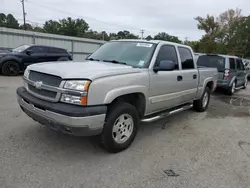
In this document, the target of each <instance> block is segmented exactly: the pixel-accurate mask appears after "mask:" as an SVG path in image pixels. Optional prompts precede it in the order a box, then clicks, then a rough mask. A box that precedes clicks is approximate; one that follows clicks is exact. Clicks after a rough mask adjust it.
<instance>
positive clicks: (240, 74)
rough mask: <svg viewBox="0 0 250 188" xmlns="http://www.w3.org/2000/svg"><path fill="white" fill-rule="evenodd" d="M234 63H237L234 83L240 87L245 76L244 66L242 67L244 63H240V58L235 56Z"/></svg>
mask: <svg viewBox="0 0 250 188" xmlns="http://www.w3.org/2000/svg"><path fill="white" fill-rule="evenodd" d="M236 65H237V73H236V74H237V84H236V87H240V86H242V85H243V84H244V81H245V76H246V73H245V68H244V65H243V63H242V60H241V59H239V58H237V59H236Z"/></svg>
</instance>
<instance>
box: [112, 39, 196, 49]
mask: <svg viewBox="0 0 250 188" xmlns="http://www.w3.org/2000/svg"><path fill="white" fill-rule="evenodd" d="M112 41H127V42H147V43H153V44H159V43H163V44H169V45H176V46H182V47H185V48H190V49H191V47H190V46H188V45H184V44H179V43H175V42H169V41H164V40H145V39H119V40H112Z"/></svg>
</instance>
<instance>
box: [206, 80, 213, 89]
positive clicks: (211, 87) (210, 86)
mask: <svg viewBox="0 0 250 188" xmlns="http://www.w3.org/2000/svg"><path fill="white" fill-rule="evenodd" d="M206 86H207V87H208V88H209V89H210V90H211V91H212V90H213V88H214V82H213V81H209V82H208V83H207V85H206Z"/></svg>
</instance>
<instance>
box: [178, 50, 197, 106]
mask: <svg viewBox="0 0 250 188" xmlns="http://www.w3.org/2000/svg"><path fill="white" fill-rule="evenodd" d="M178 52H179V56H180V60H181V69H182V70H181V72H180V76H181V77H182V80H181V81H179V83H178V84H179V87H180V89H181V91H182V94H183V95H182V97H181V99H180V100H181V103H186V102H189V101H192V100H193V99H194V98H195V96H196V94H197V88H198V82H199V74H198V70H197V67H196V64H195V62H194V57H193V55H192V52H191V50H190V49H189V48H186V47H178Z"/></svg>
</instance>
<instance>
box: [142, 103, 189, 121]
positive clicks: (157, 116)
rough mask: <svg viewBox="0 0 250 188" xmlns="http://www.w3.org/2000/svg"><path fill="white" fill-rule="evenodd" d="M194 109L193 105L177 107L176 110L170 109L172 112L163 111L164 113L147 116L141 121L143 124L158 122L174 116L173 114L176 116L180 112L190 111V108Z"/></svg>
mask: <svg viewBox="0 0 250 188" xmlns="http://www.w3.org/2000/svg"><path fill="white" fill-rule="evenodd" d="M192 107H193V104H186V105H183V106H180V107H177V108H174V109H172V110H171V109H170V110H167V111H165V112H164V111H163V112H159V113H157V114H155V115H150V116H146V117H145V118H144V119H142V120H141V122H147V123H149V122H153V121H156V120H159V119H163V118H165V117H167V116H170V115H173V114H176V113H178V112H182V111H184V110H188V109H190V108H192Z"/></svg>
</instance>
